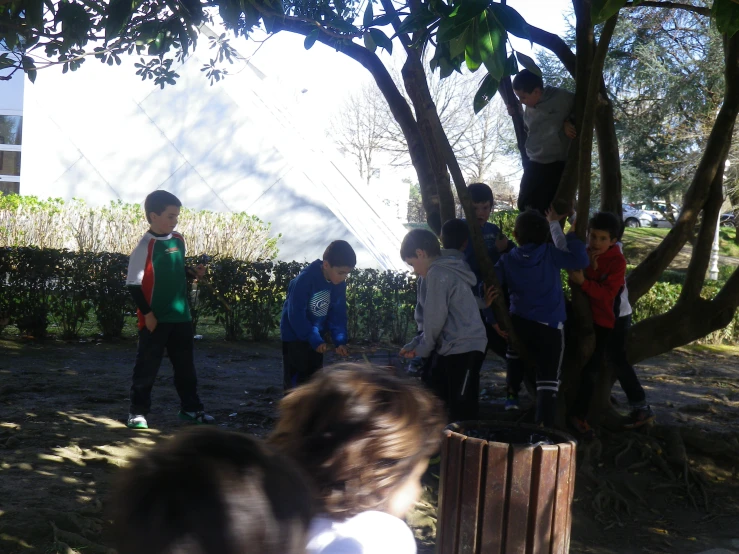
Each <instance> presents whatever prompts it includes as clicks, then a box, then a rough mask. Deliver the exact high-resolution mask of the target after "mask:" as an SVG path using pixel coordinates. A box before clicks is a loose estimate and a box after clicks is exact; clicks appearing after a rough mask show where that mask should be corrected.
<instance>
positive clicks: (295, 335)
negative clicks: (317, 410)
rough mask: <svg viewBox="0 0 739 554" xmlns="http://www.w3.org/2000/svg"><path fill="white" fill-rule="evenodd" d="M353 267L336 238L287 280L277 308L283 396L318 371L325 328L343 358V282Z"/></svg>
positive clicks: (344, 245) (345, 248) (352, 258)
mask: <svg viewBox="0 0 739 554" xmlns="http://www.w3.org/2000/svg"><path fill="white" fill-rule="evenodd" d="M356 265H357V255H356V254H355V252H354V249H352V247H351V246H350V245H349V243H348V242H346V241H343V240H335V241H334V242H332V243H331V244H329V245H328V248H326V251H325V252H324V253H323V260H316V261H314V262H313V263H311V264H310V265H309V266H308V267H306V268H305V269H304V270H303V271H301V272H300V275H298V276H297V277H296V278H295V279H293V280H292V281H290V285H289V286H288V288H287V298H286V299H285V305H284V306H283V307H282V319H281V320H280V336H281V338H282V364H283V376H284V387H285V392H287V391H288V390H290V389H291V388H293V387H295V386H297V385H300V384H302V383H305V382H306V381H308V380H309V379H310V378H311V377H312V376H313V374H314V373H315V372H316V371H318V370H319V369H321V368H322V367H323V354H324V352H326V350H328V345H327V344H326V342H325V341H324V340H323V337H322V336H321V333H322V332H323V331H325V330H326V329H328V330H329V331H330V332H331V339H332V340H333V343H334V345H335V346H336V353H337V354H338V355H339V356H346V355H347V354H348V352H347V349H346V343H347V342H348V337H347V330H346V278H347V277H348V276H349V272H351V271H352V270H353V269H354V267H355V266H356Z"/></svg>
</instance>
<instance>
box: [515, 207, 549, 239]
mask: <svg viewBox="0 0 739 554" xmlns="http://www.w3.org/2000/svg"><path fill="white" fill-rule="evenodd" d="M513 237H514V238H515V239H516V242H517V243H518V244H520V245H524V244H544V243H545V242H546V241H547V240H548V239H549V222H548V221H547V218H546V217H544V216H543V215H541V214H540V213H539V212H537V211H536V210H526V211H525V212H521V213H520V214H518V217H517V218H516V224H515V226H514V227H513Z"/></svg>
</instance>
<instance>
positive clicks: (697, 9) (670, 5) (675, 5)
mask: <svg viewBox="0 0 739 554" xmlns="http://www.w3.org/2000/svg"><path fill="white" fill-rule="evenodd" d="M624 8H665V9H668V10H685V11H688V12H693V13H697V14H700V15H705V16H706V17H711V9H710V8H704V7H702V6H691V5H690V4H682V3H680V2H649V1H647V2H640V3H639V4H636V5H635V4H634V2H626V4H625V5H624Z"/></svg>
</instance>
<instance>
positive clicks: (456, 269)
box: [429, 249, 477, 287]
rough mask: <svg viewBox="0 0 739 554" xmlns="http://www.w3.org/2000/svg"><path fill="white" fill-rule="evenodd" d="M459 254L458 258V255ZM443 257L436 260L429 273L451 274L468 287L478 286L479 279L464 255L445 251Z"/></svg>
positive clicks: (458, 252) (453, 251) (454, 251)
mask: <svg viewBox="0 0 739 554" xmlns="http://www.w3.org/2000/svg"><path fill="white" fill-rule="evenodd" d="M455 253H456V254H459V256H457V255H456V254H455ZM442 254H443V255H442V256H440V257H439V258H437V259H436V260H434V261H433V262H432V263H431V265H430V266H429V273H431V272H432V271H434V272H437V271H441V272H447V271H448V272H450V273H453V274H454V275H455V276H456V277H457V278H458V279H461V280H462V281H464V282H465V283H467V285H468V286H470V287H473V286H475V285H476V284H477V277H475V274H474V273H472V270H471V269H470V266H469V265H468V264H467V262H465V261H464V254H462V252H460V251H459V250H451V249H450V250H444V251H443V252H442Z"/></svg>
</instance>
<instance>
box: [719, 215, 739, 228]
mask: <svg viewBox="0 0 739 554" xmlns="http://www.w3.org/2000/svg"><path fill="white" fill-rule="evenodd" d="M720 225H721V227H736V218H735V217H734V214H733V213H732V212H728V213H725V214H721V220H720Z"/></svg>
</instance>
